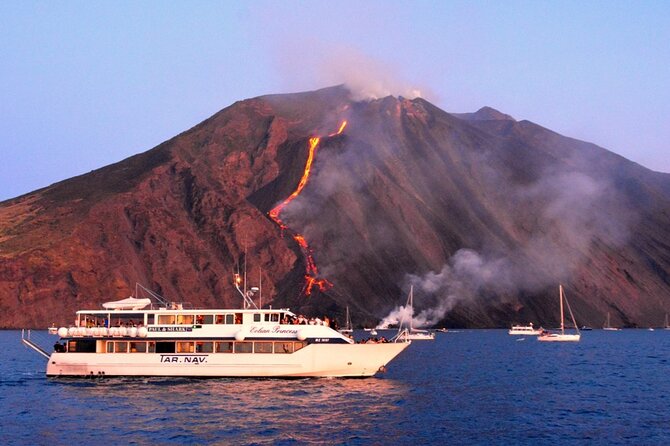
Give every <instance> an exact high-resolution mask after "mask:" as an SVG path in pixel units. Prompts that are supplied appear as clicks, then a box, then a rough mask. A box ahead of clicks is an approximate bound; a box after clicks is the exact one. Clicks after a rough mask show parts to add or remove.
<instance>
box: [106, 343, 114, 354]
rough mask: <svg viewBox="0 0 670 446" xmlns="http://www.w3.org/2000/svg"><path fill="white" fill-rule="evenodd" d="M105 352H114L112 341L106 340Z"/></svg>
mask: <svg viewBox="0 0 670 446" xmlns="http://www.w3.org/2000/svg"><path fill="white" fill-rule="evenodd" d="M107 353H114V342H112V341H107Z"/></svg>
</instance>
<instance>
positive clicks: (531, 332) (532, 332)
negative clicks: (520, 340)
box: [507, 327, 542, 336]
mask: <svg viewBox="0 0 670 446" xmlns="http://www.w3.org/2000/svg"><path fill="white" fill-rule="evenodd" d="M540 333H542V330H540V329H537V330H536V329H534V328H515V327H512V328H511V329H509V330H508V331H507V334H509V335H513V336H518V335H522V336H538V335H539V334H540Z"/></svg>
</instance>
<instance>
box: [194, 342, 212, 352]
mask: <svg viewBox="0 0 670 446" xmlns="http://www.w3.org/2000/svg"><path fill="white" fill-rule="evenodd" d="M213 351H214V343H213V342H196V343H195V352H196V353H212V352H213Z"/></svg>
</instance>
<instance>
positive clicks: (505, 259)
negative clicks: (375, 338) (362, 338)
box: [380, 171, 632, 327]
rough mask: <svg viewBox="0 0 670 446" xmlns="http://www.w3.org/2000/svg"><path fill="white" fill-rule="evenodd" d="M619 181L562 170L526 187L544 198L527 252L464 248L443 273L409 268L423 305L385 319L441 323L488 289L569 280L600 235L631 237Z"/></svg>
mask: <svg viewBox="0 0 670 446" xmlns="http://www.w3.org/2000/svg"><path fill="white" fill-rule="evenodd" d="M613 190H614V188H613V187H612V186H611V185H610V184H609V183H608V182H606V181H605V180H597V179H595V178H593V177H591V176H589V175H586V174H584V173H580V172H574V171H572V172H567V173H556V174H553V175H547V176H545V177H543V178H541V179H540V180H539V181H537V182H536V183H534V184H533V185H531V186H529V187H526V188H520V189H518V190H517V191H516V192H515V194H516V196H517V198H519V199H520V200H522V201H524V200H525V201H535V202H541V203H544V206H543V207H542V211H541V213H540V214H539V215H538V217H537V218H538V228H540V229H541V230H539V231H535V232H533V236H532V237H530V238H529V239H528V240H527V242H526V243H525V245H524V246H523V247H522V248H520V249H519V251H512V252H507V253H505V254H504V255H502V256H501V255H498V256H496V255H492V254H490V255H482V254H480V253H478V252H476V251H474V250H471V249H460V250H458V251H457V252H456V253H455V254H454V255H453V256H452V257H451V258H450V259H449V261H448V263H447V264H445V265H444V266H443V267H442V269H441V270H440V271H439V272H434V271H430V272H428V273H425V274H423V275H416V274H407V275H406V277H405V284H404V288H406V289H407V288H409V286H410V285H411V286H413V287H414V301H415V307H418V308H422V309H421V310H420V312H419V313H418V314H416V315H415V313H416V308H415V309H412V308H406V307H405V306H398V307H396V308H395V309H394V310H393V311H391V313H389V315H388V316H386V317H385V318H384V319H383V321H382V323H381V324H380V326H384V325H388V324H394V323H398V322H399V321H401V320H403V319H404V321H406V322H407V321H409V318H410V317H411V318H412V322H413V326H414V327H420V326H431V325H435V324H437V323H438V322H440V321H441V320H443V319H444V317H445V316H446V315H447V314H448V313H449V311H451V310H452V309H453V308H454V306H455V305H457V304H458V303H462V302H466V301H469V300H472V299H474V298H476V297H477V296H478V294H480V292H481V291H482V290H483V289H485V290H486V291H487V292H488V293H494V294H496V295H501V294H510V295H514V294H517V293H518V292H520V291H531V292H532V291H534V290H538V289H540V288H542V287H547V286H551V285H555V284H556V283H557V282H558V281H562V280H569V277H570V275H571V274H572V272H573V270H574V268H576V267H577V266H578V265H579V264H580V261H582V260H583V258H584V256H585V254H586V253H587V252H588V250H589V248H590V246H591V245H592V243H593V242H594V240H595V239H601V240H605V241H606V242H607V243H608V244H611V245H613V246H618V245H621V244H623V243H625V242H626V240H627V238H628V236H629V229H628V228H629V224H630V222H631V218H632V216H630V215H628V214H627V212H626V211H625V209H622V208H621V207H622V206H621V205H620V204H619V203H620V199H619V197H618V196H617V194H616V193H615V192H613Z"/></svg>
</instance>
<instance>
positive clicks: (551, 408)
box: [0, 330, 670, 445]
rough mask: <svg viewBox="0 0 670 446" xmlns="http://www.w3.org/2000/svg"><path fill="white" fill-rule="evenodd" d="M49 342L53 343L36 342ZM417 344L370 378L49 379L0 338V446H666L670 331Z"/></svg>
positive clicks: (11, 338)
mask: <svg viewBox="0 0 670 446" xmlns="http://www.w3.org/2000/svg"><path fill="white" fill-rule="evenodd" d="M40 335H41V336H42V339H44V342H43V344H44V345H50V344H53V341H54V339H55V337H50V336H48V335H46V333H39V334H38V336H37V337H35V336H34V339H36V338H37V339H40ZM521 339H523V338H519V337H513V336H508V335H507V333H506V332H505V331H503V330H466V331H461V332H457V333H451V332H450V333H445V334H443V333H438V334H437V337H436V340H435V341H433V342H430V341H416V342H414V343H413V344H412V345H411V346H410V347H409V348H408V349H407V350H406V351H405V352H403V353H402V354H401V355H400V356H399V357H398V358H396V360H395V361H393V362H392V363H391V364H390V367H389V369H388V371H387V372H386V373H385V374H384V375H382V376H381V377H378V378H371V379H300V380H278V379H263V380H258V379H208V380H194V379H113V378H112V379H106V380H86V379H84V380H72V379H70V380H63V379H47V378H46V377H45V376H44V367H45V360H44V358H42V357H41V356H39V355H37V354H36V353H34V352H32V351H31V350H28V349H27V348H25V347H23V346H22V345H21V344H20V332H18V331H0V342H2V344H1V345H2V347H3V348H2V350H0V351H1V352H2V353H1V355H0V359H1V360H0V435H1V438H2V439H1V441H2V443H3V444H49V445H58V444H89V443H94V444H166V445H169V444H258V445H266V444H272V445H275V444H277V445H299V444H327V445H338V444H341V445H368V444H380V445H382V444H384V445H385V444H393V445H409V444H412V445H420V444H558V443H561V444H608V445H609V444H636V445H649V444H659V445H660V444H664V445H666V444H670V364H669V360H670V331H665V330H656V331H653V332H651V331H646V330H624V331H620V332H603V331H599V330H596V331H592V332H586V333H584V334H583V337H582V342H580V343H578V344H571V343H553V344H547V343H540V342H537V341H536V340H535V338H532V337H528V338H525V340H521Z"/></svg>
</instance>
